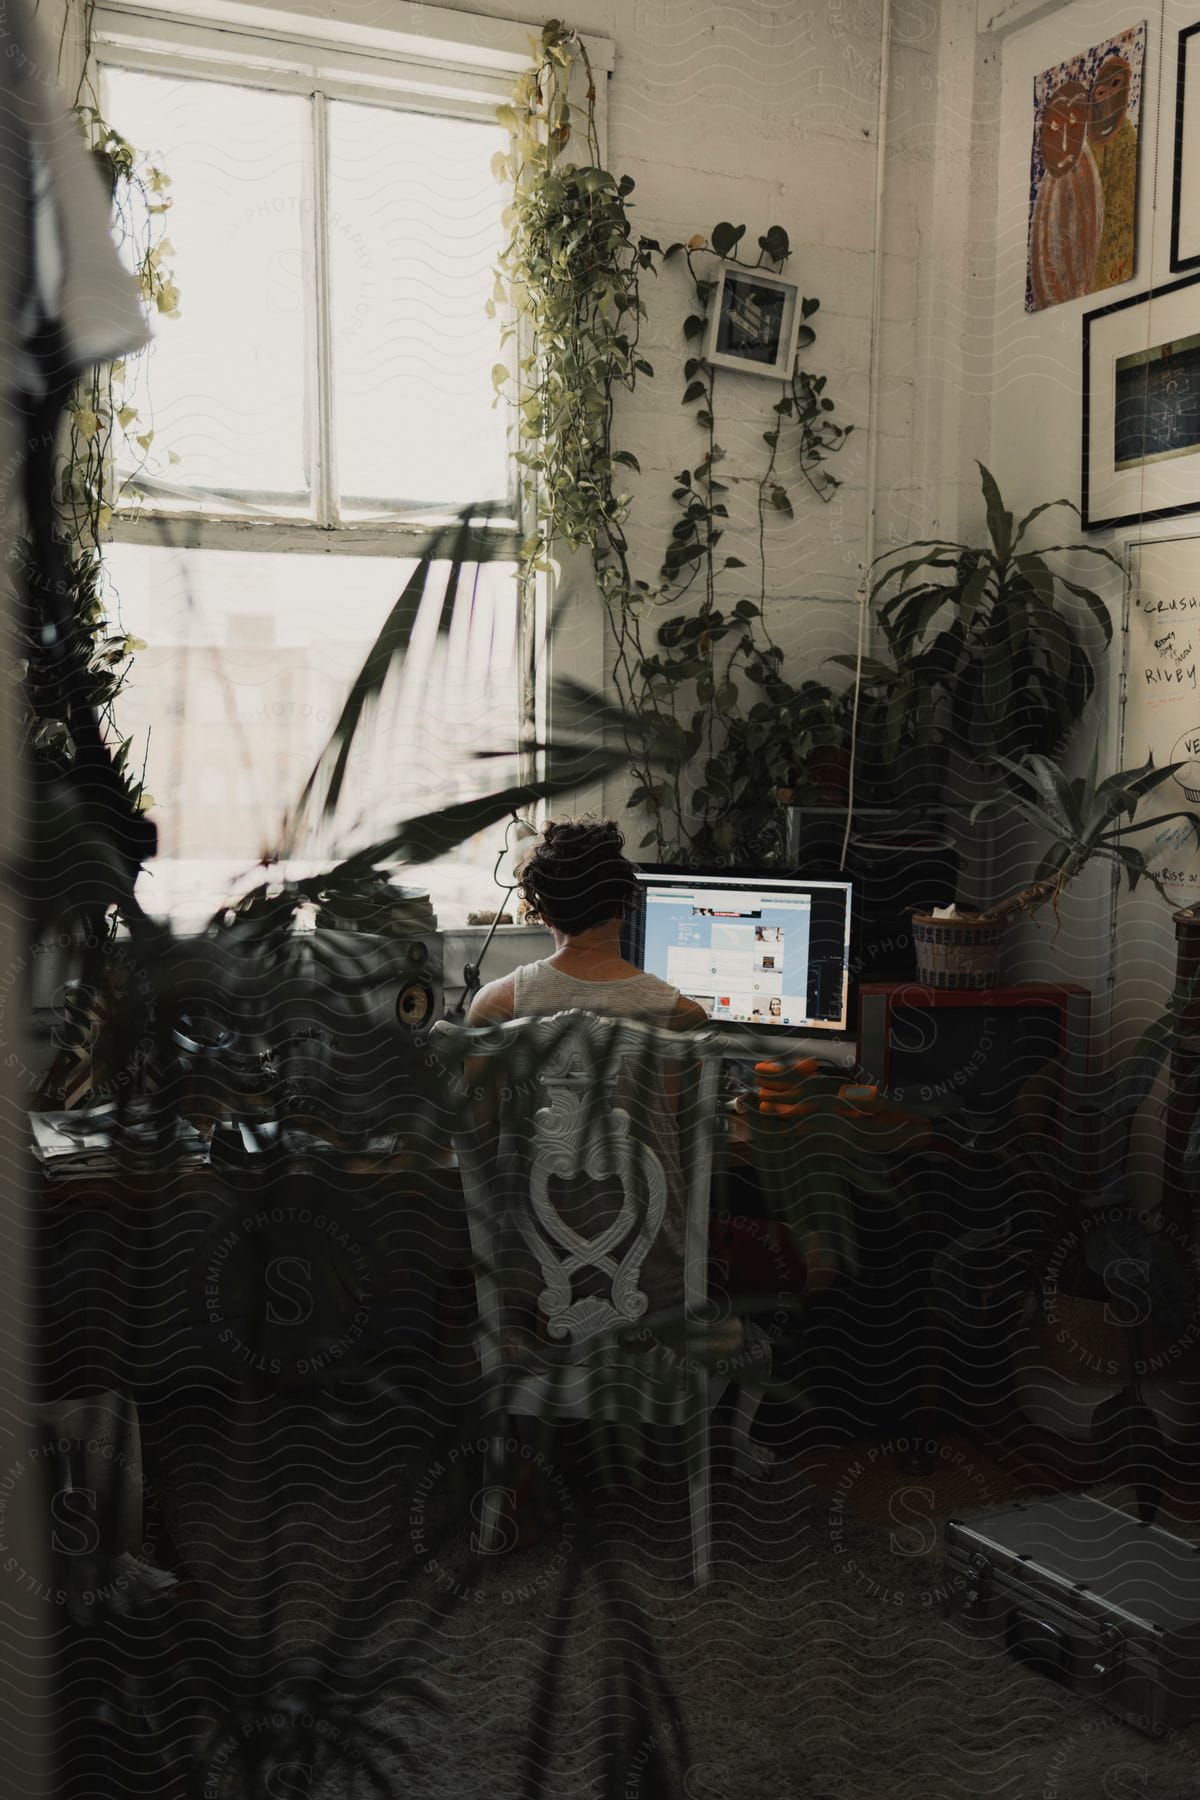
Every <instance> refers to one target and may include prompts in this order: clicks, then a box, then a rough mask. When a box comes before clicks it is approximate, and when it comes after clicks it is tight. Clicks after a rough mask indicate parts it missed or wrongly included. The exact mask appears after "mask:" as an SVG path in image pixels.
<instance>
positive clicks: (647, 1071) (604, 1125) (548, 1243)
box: [433, 1011, 771, 1586]
mask: <svg viewBox="0 0 1200 1800" xmlns="http://www.w3.org/2000/svg"><path fill="white" fill-rule="evenodd" d="M433 1042H434V1044H435V1046H436V1047H437V1048H438V1050H439V1051H440V1052H441V1054H442V1055H444V1056H445V1057H446V1058H447V1060H448V1061H449V1062H451V1063H453V1064H459V1063H460V1062H461V1061H462V1060H464V1059H465V1062H466V1069H467V1076H468V1082H469V1084H470V1085H471V1086H472V1087H473V1088H474V1090H475V1092H476V1095H477V1114H476V1119H475V1122H474V1123H473V1124H471V1125H470V1126H469V1127H468V1128H466V1129H464V1130H463V1131H462V1132H460V1133H459V1134H458V1136H457V1138H456V1147H457V1150H458V1157H459V1164H460V1168H461V1171H462V1182H463V1194H464V1200H465V1203H466V1207H467V1212H468V1219H469V1225H470V1235H471V1247H472V1254H473V1257H474V1260H475V1280H476V1293H477V1298H478V1306H479V1316H480V1325H481V1337H480V1340H479V1350H480V1360H481V1364H482V1371H483V1375H484V1378H485V1383H486V1386H487V1393H488V1405H489V1410H491V1411H492V1412H493V1413H494V1414H495V1415H497V1416H499V1418H500V1421H501V1423H500V1435H499V1436H497V1437H496V1438H494V1440H493V1450H492V1459H491V1468H490V1475H489V1479H488V1481H487V1482H486V1483H485V1502H484V1507H485V1510H484V1514H483V1520H482V1536H483V1541H484V1544H485V1547H489V1546H490V1544H491V1543H492V1542H493V1541H494V1534H495V1532H496V1530H497V1528H498V1524H499V1516H498V1515H499V1498H498V1495H499V1492H500V1489H499V1486H498V1479H497V1474H496V1470H497V1467H498V1465H499V1463H500V1462H501V1461H502V1451H503V1444H504V1435H503V1432H504V1427H505V1424H506V1421H507V1418H508V1417H509V1416H515V1417H518V1418H522V1417H534V1418H548V1419H563V1418H576V1417H587V1418H605V1419H612V1420H625V1421H637V1422H638V1423H639V1424H640V1426H641V1427H642V1428H646V1427H649V1428H659V1427H661V1428H663V1430H664V1431H665V1430H666V1429H668V1428H682V1429H683V1431H684V1432H685V1433H686V1455H687V1467H688V1492H689V1502H690V1511H691V1524H692V1546H693V1569H694V1576H695V1581H696V1584H697V1586H701V1585H703V1584H704V1583H705V1582H707V1581H708V1579H709V1575H710V1569H711V1561H712V1531H711V1515H710V1485H711V1457H710V1420H711V1413H712V1410H713V1407H714V1406H715V1405H716V1403H717V1401H718V1400H719V1399H720V1398H721V1396H722V1394H723V1393H724V1392H725V1391H726V1389H727V1388H728V1387H730V1386H731V1385H733V1384H735V1383H736V1384H737V1387H738V1390H739V1392H738V1397H737V1402H736V1404H735V1407H734V1409H733V1417H732V1435H733V1446H732V1448H733V1466H734V1471H735V1473H737V1474H739V1475H746V1474H751V1473H763V1472H764V1471H765V1468H766V1467H767V1466H768V1465H769V1463H770V1460H771V1458H770V1455H769V1453H768V1452H765V1451H761V1450H758V1449H757V1448H756V1447H755V1446H753V1445H752V1444H751V1441H750V1426H751V1424H752V1421H753V1418H754V1414H755V1412H756V1410H757V1407H758V1404H759V1400H760V1399H761V1396H762V1389H763V1386H764V1384H765V1383H766V1382H767V1380H768V1379H769V1377H770V1372H771V1356H770V1346H769V1343H768V1340H767V1338H766V1337H765V1335H764V1334H763V1333H762V1332H761V1331H759V1330H758V1329H757V1328H756V1327H754V1326H749V1327H747V1326H746V1325H745V1324H744V1323H743V1321H742V1320H741V1319H739V1318H738V1317H736V1316H731V1317H728V1318H725V1319H723V1320H720V1321H714V1320H713V1318H712V1315H711V1312H710V1309H709V1306H708V1297H707V1270H708V1211H709V1182H710V1177H711V1172H712V1160H713V1139H714V1136H715V1132H716V1129H717V1111H716V1097H717V1080H718V1075H719V1067H720V1052H719V1046H718V1045H717V1043H716V1042H715V1039H714V1040H712V1041H706V1038H705V1036H704V1035H703V1034H700V1035H691V1034H683V1033H679V1032H672V1031H668V1030H665V1029H662V1028H658V1027H655V1026H652V1025H648V1024H642V1023H638V1022H635V1021H631V1020H626V1019H615V1018H605V1017H598V1016H596V1015H594V1014H590V1013H584V1012H575V1011H572V1012H565V1013H557V1014H554V1015H552V1016H549V1017H545V1018H537V1019H524V1020H515V1021H513V1022H512V1023H510V1024H506V1025H501V1026H491V1027H486V1028H483V1029H479V1030H469V1029H464V1028H462V1027H455V1026H451V1025H439V1026H435V1028H434V1033H433ZM670 1083H673V1084H674V1086H675V1088H676V1090H677V1104H676V1106H675V1108H674V1109H672V1107H671V1103H670V1101H669V1100H668V1099H667V1098H666V1096H667V1093H668V1084H670ZM489 1096H490V1099H489Z"/></svg>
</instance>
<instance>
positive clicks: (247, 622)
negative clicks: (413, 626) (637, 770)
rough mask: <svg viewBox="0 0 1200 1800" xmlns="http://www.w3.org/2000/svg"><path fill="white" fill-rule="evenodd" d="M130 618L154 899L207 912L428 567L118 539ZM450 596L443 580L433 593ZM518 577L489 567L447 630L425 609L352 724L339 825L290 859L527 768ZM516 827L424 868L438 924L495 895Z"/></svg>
mask: <svg viewBox="0 0 1200 1800" xmlns="http://www.w3.org/2000/svg"><path fill="white" fill-rule="evenodd" d="M105 555H106V560H107V564H108V568H109V571H110V573H111V575H112V578H113V582H114V585H115V588H116V590H117V592H118V593H119V594H120V609H119V610H120V624H121V628H122V629H123V630H125V631H128V632H131V633H132V634H133V635H134V636H136V637H140V638H143V639H144V640H145V641H146V643H147V646H148V647H147V648H146V649H145V650H139V651H138V652H137V655H136V658H135V662H134V668H133V673H132V677H131V679H130V681H129V683H128V685H127V686H126V688H125V689H124V690H123V692H122V694H121V696H120V699H119V701H118V709H119V721H120V725H121V728H122V730H123V731H126V732H130V733H132V735H133V738H134V745H133V748H132V750H131V766H133V767H136V768H138V769H140V768H141V766H142V763H143V759H144V760H145V764H146V785H147V787H148V788H149V790H150V792H151V793H152V794H153V795H154V797H155V804H154V806H153V807H152V809H151V817H152V818H153V819H154V821H155V823H156V824H157V826H158V830H159V855H158V857H157V858H156V860H155V861H154V863H153V864H151V866H150V870H149V872H148V873H147V875H146V876H144V877H143V880H142V883H141V885H140V887H139V897H140V899H141V901H142V904H143V905H144V906H145V907H146V908H147V910H148V911H150V912H152V913H154V914H157V915H168V914H169V915H171V916H172V917H174V918H175V920H176V921H177V922H178V923H179V924H180V925H182V926H184V927H192V926H195V925H199V924H200V923H202V922H203V920H204V919H206V918H207V917H208V916H210V915H211V913H212V912H213V911H214V910H215V909H216V908H217V907H218V906H219V905H220V904H221V902H222V901H223V900H224V899H226V898H228V897H229V895H230V894H231V893H232V892H234V891H237V890H240V889H243V888H245V887H247V886H250V885H253V883H254V882H255V880H259V879H261V871H256V870H255V867H254V865H255V864H256V862H257V861H258V860H259V859H260V858H261V856H262V855H263V853H264V851H265V850H267V849H268V847H271V846H273V845H275V844H277V843H278V840H279V832H280V824H281V821H282V820H283V818H284V815H285V814H286V813H287V812H288V811H289V810H290V809H291V807H292V806H293V805H294V804H295V802H296V800H297V799H298V797H299V795H300V792H301V790H302V788H303V786H304V783H305V781H306V779H307V777H308V775H309V773H310V771H311V770H312V767H313V764H314V762H315V761H316V758H317V755H318V753H319V752H320V750H321V749H322V747H323V746H324V744H325V743H326V742H327V740H328V738H329V735H330V732H331V731H332V729H333V726H334V724H335V723H336V720H337V718H338V715H339V713H340V711H341V707H342V704H343V702H344V700H345V698H346V695H347V692H348V691H349V687H350V683H351V681H352V680H353V678H354V676H355V675H356V674H357V673H358V670H359V669H360V667H361V666H362V663H363V661H364V659H365V656H366V653H367V650H368V649H369V648H370V645H371V643H372V642H373V641H374V638H375V636H376V634H377V632H378V631H379V629H380V626H381V625H382V624H383V621H384V619H385V617H386V616H387V613H388V610H389V608H390V607H391V605H392V604H393V602H394V601H395V600H396V599H397V597H398V596H399V594H400V592H401V589H402V587H403V585H404V582H405V580H406V579H407V577H408V575H409V573H410V572H411V570H412V568H413V563H412V562H411V561H409V560H400V559H396V560H392V559H390V558H383V557H371V556H325V555H307V554H304V553H303V552H297V551H292V552H273V551H232V550H230V551H224V550H191V551H179V550H172V549H167V548H161V547H159V546H154V547H148V546H143V545H132V544H111V545H109V546H108V548H107V550H106V552H105ZM435 597H436V596H433V595H431V599H432V598H435ZM517 610H518V609H517V592H516V581H515V579H514V571H513V568H512V565H511V564H501V563H495V564H491V565H489V566H487V567H484V568H481V569H480V570H479V571H478V586H477V590H476V594H475V600H474V605H473V607H472V608H471V614H470V617H469V618H468V616H467V610H466V608H462V609H459V610H458V611H457V612H456V615H455V620H454V627H453V629H452V630H451V632H450V633H449V634H448V636H439V635H438V632H437V618H436V616H433V613H434V609H432V608H431V609H430V612H429V614H427V615H423V616H422V619H421V621H420V622H419V624H418V628H417V632H416V633H415V634H414V648H413V653H412V657H411V660H410V663H409V664H408V665H407V666H406V668H405V671H404V676H403V679H402V681H400V682H397V683H396V684H395V691H394V692H390V693H386V694H385V703H384V704H382V705H381V706H380V707H379V708H378V710H377V712H376V715H375V717H374V719H373V720H372V721H370V722H369V724H368V726H367V727H366V728H365V729H364V730H363V731H362V732H360V734H359V736H358V738H356V741H355V750H354V753H353V755H352V758H351V763H350V768H349V773H348V777H347V784H346V801H345V804H344V806H343V808H342V809H341V810H340V812H339V815H338V819H337V821H335V828H334V829H332V830H331V829H326V830H325V832H324V834H323V837H322V838H320V839H316V840H314V841H313V842H311V843H310V844H308V845H307V846H306V847H305V850H304V860H303V861H302V862H300V863H298V864H295V865H293V866H292V867H293V872H294V873H303V874H309V873H312V872H314V871H315V870H316V869H318V868H321V867H325V866H327V865H328V863H329V862H330V861H331V860H333V854H334V851H335V846H336V849H337V850H345V849H354V848H358V847H360V846H361V845H363V844H366V843H370V842H372V841H373V840H375V839H377V838H381V837H383V836H385V835H386V833H387V831H388V830H389V829H390V828H391V826H392V825H394V824H395V823H396V821H398V820H400V819H404V818H409V817H412V816H414V815H416V814H418V813H421V812H424V811H428V810H432V809H433V808H435V807H437V806H440V805H444V804H446V803H448V802H450V801H454V800H463V799H469V798H471V797H472V796H473V795H476V794H479V793H484V792H487V791H489V790H490V789H492V788H499V787H503V786H504V785H505V784H506V783H507V782H509V781H511V780H513V779H515V771H516V756H515V753H514V755H513V756H512V757H511V758H510V757H507V756H506V757H503V758H497V759H496V760H494V761H493V760H490V759H489V760H488V761H485V762H479V761H476V760H475V759H474V753H475V752H476V751H478V750H482V749H509V748H512V747H514V746H515V744H516V741H517V717H518V694H519V686H518V668H517V659H516V636H517ZM503 835H504V834H503V827H502V826H501V827H498V828H497V827H493V828H492V829H491V830H490V831H485V832H483V833H481V834H480V836H479V837H478V838H477V839H474V840H472V841H471V842H470V843H468V844H466V845H464V846H463V847H462V849H461V850H460V851H459V852H458V853H456V854H455V855H454V856H452V857H449V858H447V859H445V860H444V861H443V862H442V863H440V864H436V865H432V866H431V867H428V868H422V869H420V870H418V871H414V875H413V879H414V880H416V881H419V882H420V883H421V884H422V885H427V886H428V887H429V888H430V892H431V896H432V899H433V904H434V908H435V910H436V912H437V914H438V918H439V921H440V923H441V924H442V925H454V924H463V923H465V921H466V915H467V913H468V912H469V911H472V910H474V909H476V908H494V907H495V905H496V904H497V901H498V899H499V894H498V891H497V889H496V888H495V886H494V885H493V882H492V869H493V866H494V863H495V859H496V855H497V851H498V849H499V845H500V842H501V841H502V839H503Z"/></svg>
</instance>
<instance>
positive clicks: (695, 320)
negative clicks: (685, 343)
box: [683, 313, 705, 338]
mask: <svg viewBox="0 0 1200 1800" xmlns="http://www.w3.org/2000/svg"><path fill="white" fill-rule="evenodd" d="M704 326H705V319H704V315H703V313H689V314H688V316H687V318H686V319H685V320H684V321H683V335H684V337H685V338H694V337H699V336H700V333H701V332H702V331H703V330H704Z"/></svg>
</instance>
